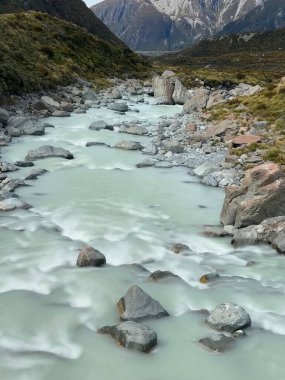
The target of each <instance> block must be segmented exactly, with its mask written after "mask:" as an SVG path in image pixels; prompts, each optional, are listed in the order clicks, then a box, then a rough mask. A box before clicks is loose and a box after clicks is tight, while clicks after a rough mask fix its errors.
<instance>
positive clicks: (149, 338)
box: [98, 321, 157, 352]
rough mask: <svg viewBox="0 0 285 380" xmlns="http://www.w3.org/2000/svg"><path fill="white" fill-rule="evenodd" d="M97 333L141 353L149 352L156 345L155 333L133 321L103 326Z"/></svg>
mask: <svg viewBox="0 0 285 380" xmlns="http://www.w3.org/2000/svg"><path fill="white" fill-rule="evenodd" d="M98 333H101V334H110V335H111V336H112V337H113V338H114V339H115V340H116V341H117V342H118V343H119V344H121V345H122V346H124V347H126V348H130V349H134V350H138V351H141V352H149V351H151V349H152V348H153V347H155V346H156V345H157V335H156V332H155V331H153V330H152V329H151V328H150V327H148V326H145V325H141V324H138V323H136V322H133V321H128V322H122V323H119V324H118V325H115V326H104V327H102V328H101V329H99V330H98Z"/></svg>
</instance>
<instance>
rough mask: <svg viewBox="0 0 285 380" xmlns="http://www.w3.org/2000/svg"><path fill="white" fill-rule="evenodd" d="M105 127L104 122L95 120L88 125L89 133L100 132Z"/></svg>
mask: <svg viewBox="0 0 285 380" xmlns="http://www.w3.org/2000/svg"><path fill="white" fill-rule="evenodd" d="M107 126H108V124H107V123H106V121H104V120H97V121H93V123H91V124H90V125H89V129H91V131H100V130H101V129H105V128H106V127H107Z"/></svg>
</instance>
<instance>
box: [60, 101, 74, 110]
mask: <svg viewBox="0 0 285 380" xmlns="http://www.w3.org/2000/svg"><path fill="white" fill-rule="evenodd" d="M60 107H61V109H62V110H63V111H65V112H73V110H74V106H73V104H71V103H68V102H61V103H60Z"/></svg>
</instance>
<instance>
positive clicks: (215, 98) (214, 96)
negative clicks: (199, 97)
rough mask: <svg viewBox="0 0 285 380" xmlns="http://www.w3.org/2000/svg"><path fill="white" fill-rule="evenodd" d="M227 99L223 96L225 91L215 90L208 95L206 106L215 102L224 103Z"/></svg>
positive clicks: (210, 105) (211, 105)
mask: <svg viewBox="0 0 285 380" xmlns="http://www.w3.org/2000/svg"><path fill="white" fill-rule="evenodd" d="M226 101H227V99H226V98H225V93H224V92H223V91H222V92H221V91H215V92H214V93H211V94H210V95H209V99H208V101H207V105H206V108H211V107H213V106H214V105H216V104H220V103H225V102H226Z"/></svg>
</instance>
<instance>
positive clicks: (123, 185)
mask: <svg viewBox="0 0 285 380" xmlns="http://www.w3.org/2000/svg"><path fill="white" fill-rule="evenodd" d="M132 107H134V106H133V105H131V108H132ZM135 107H136V108H137V109H139V111H140V112H139V113H135V112H132V111H131V112H127V113H126V115H119V114H117V113H115V112H114V111H111V110H108V109H107V108H100V109H96V108H91V109H90V110H89V111H87V113H86V114H83V115H78V114H77V115H76V114H72V116H71V117H70V118H49V119H47V120H46V121H47V122H49V123H51V124H53V125H54V126H55V128H48V129H47V130H46V135H44V136H40V137H21V138H18V139H14V140H13V143H12V144H10V145H9V146H8V147H6V148H3V149H2V151H1V154H2V159H4V160H6V161H9V162H14V161H16V160H23V159H24V157H25V156H26V154H27V152H28V151H29V150H30V149H34V148H36V147H38V146H41V145H46V144H48V145H54V146H60V147H62V148H66V149H68V150H70V151H71V152H72V153H73V154H74V157H75V158H74V160H70V161H67V160H64V159H61V158H52V159H46V160H41V161H37V162H35V167H36V168H44V169H48V170H49V172H48V173H46V174H44V175H43V176H41V177H39V178H38V180H36V181H29V182H28V183H29V185H31V186H28V187H23V188H19V189H17V193H18V194H19V195H20V196H21V198H23V199H24V200H25V201H26V202H28V203H30V204H31V205H32V206H33V208H32V209H30V210H17V211H13V212H9V213H6V214H4V213H2V214H1V219H0V225H1V229H0V242H1V243H0V244H1V254H0V264H1V265H0V305H1V313H0V378H1V380H65V379H66V380H67V379H68V380H78V379H84V380H94V379H98V380H113V379H114V378H116V379H119V380H123V379H124V380H134V379H136V380H173V379H176V380H187V379H193V380H198V379H199V380H206V379H207V380H208V379H211V380H229V379H230V380H252V379H258V380H270V379H273V378H278V379H285V364H284V358H283V356H284V349H285V302H284V299H285V294H284V293H285V275H284V273H285V258H284V257H282V256H278V255H277V254H276V252H274V251H273V250H271V248H270V247H267V246H264V247H262V246H258V247H250V248H244V249H239V250H234V249H233V248H232V247H231V245H230V239H228V238H220V239H217V238H216V239H215V238H207V237H203V236H202V235H201V231H202V230H203V225H217V224H219V214H220V210H221V207H222V202H223V198H224V191H223V190H222V189H218V188H211V187H206V186H203V185H201V184H200V183H199V180H198V179H197V178H196V177H193V176H190V175H189V174H188V170H187V168H182V167H176V168H172V169H163V168H154V167H152V168H144V169H137V168H136V166H135V165H136V164H137V163H138V162H139V161H142V160H143V159H144V158H147V156H143V155H142V154H141V153H140V152H130V151H123V150H118V149H112V148H108V147H106V146H92V147H86V146H85V144H86V142H88V141H98V142H104V143H107V144H109V145H112V146H113V145H114V144H115V143H116V142H118V141H120V140H135V141H140V142H141V143H142V144H143V145H146V144H148V143H149V142H150V138H149V137H137V136H131V135H125V134H119V133H116V132H111V131H108V130H103V131H99V132H95V131H91V130H89V129H88V126H89V125H90V123H91V122H93V121H96V120H100V119H103V120H106V121H107V122H108V123H110V124H117V123H121V122H123V121H132V120H138V119H139V120H143V121H144V124H145V125H149V124H155V123H158V122H159V121H160V117H161V116H168V117H171V116H173V115H174V114H176V113H177V112H180V111H181V108H180V107H179V106H156V105H152V104H143V103H141V104H138V105H135ZM29 172H30V168H24V169H21V170H20V171H19V172H15V173H13V175H14V176H15V177H25V175H26V174H28V173H29ZM178 242H180V243H184V244H187V245H188V246H189V247H190V248H191V250H192V252H191V253H190V255H189V256H183V255H175V254H173V253H172V252H171V251H170V250H169V245H171V244H172V243H178ZM86 244H88V245H91V246H93V247H94V248H96V249H98V250H100V251H101V252H102V253H104V254H105V256H106V258H107V263H108V264H107V266H105V267H103V268H98V269H97V268H77V267H76V259H77V256H78V252H79V250H80V249H81V248H82V247H83V246H85V245H86ZM249 261H255V265H252V266H246V264H247V263H248V262H249ZM133 263H138V264H142V265H143V266H144V267H145V268H146V269H147V270H149V271H151V272H152V271H154V270H169V271H171V272H173V273H175V274H176V275H178V276H180V277H181V278H182V279H183V281H179V280H172V281H166V282H163V281H162V282H152V281H150V280H149V279H148V276H149V273H148V272H145V271H142V270H141V269H140V267H138V266H132V265H129V264H133ZM215 271H217V272H218V273H219V274H220V275H221V276H222V277H221V279H220V280H219V281H216V282H213V283H210V284H208V285H203V284H200V282H199V278H200V276H202V275H203V274H206V273H210V272H215ZM133 284H137V285H139V286H140V287H141V288H142V289H144V290H145V291H146V292H147V293H149V294H150V295H151V296H152V297H154V298H155V299H157V300H159V302H160V303H161V304H162V306H163V307H164V308H165V309H166V310H167V311H168V312H169V314H170V317H168V318H163V319H159V320H154V321H148V322H147V323H146V324H147V325H149V326H150V327H152V328H153V329H154V330H155V331H156V332H157V334H158V346H157V348H156V349H155V350H153V351H152V352H151V353H150V354H142V353H139V352H136V351H132V350H128V349H125V348H122V347H120V346H118V345H117V344H116V343H115V341H113V340H112V339H111V338H110V337H109V336H106V335H100V334H97V329H98V328H100V327H102V326H104V325H112V324H116V323H117V322H118V320H119V315H118V312H117V310H116V303H117V301H118V300H119V298H120V297H122V296H123V295H124V294H125V293H126V291H127V290H128V288H129V287H130V286H131V285H133ZM228 301H232V302H235V303H237V304H239V305H241V306H243V307H244V308H245V309H246V310H247V312H248V313H249V314H250V316H251V318H252V326H251V328H250V329H248V330H247V337H246V338H243V339H241V340H239V341H237V342H236V344H235V346H234V347H233V349H232V350H230V351H229V352H226V353H224V354H213V353H211V352H209V351H207V350H206V349H205V348H204V347H203V346H202V345H200V344H199V343H198V341H199V340H200V339H201V338H204V337H206V336H209V335H212V334H213V333H214V331H213V330H212V329H210V328H209V327H208V326H207V325H206V324H205V323H204V320H205V314H204V313H202V312H200V311H201V310H202V309H207V310H212V309H213V308H214V307H215V306H216V305H218V304H219V303H221V302H228Z"/></svg>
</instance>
